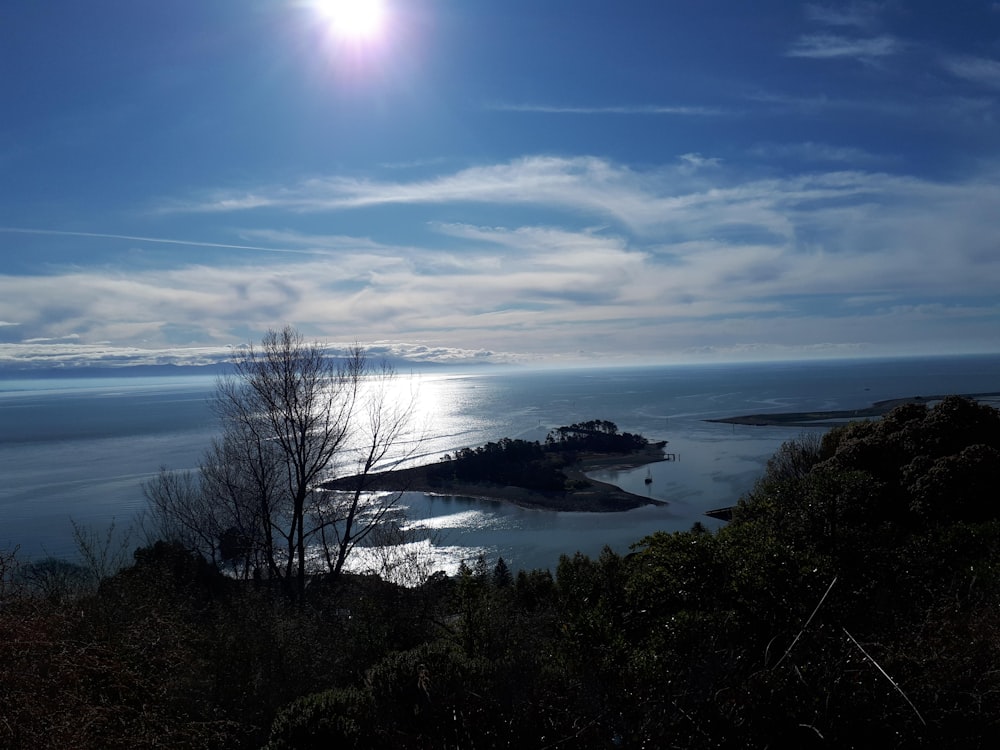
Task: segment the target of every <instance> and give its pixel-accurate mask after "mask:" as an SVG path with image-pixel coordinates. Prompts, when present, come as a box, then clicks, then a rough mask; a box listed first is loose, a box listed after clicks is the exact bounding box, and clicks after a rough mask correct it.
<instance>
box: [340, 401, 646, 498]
mask: <svg viewBox="0 0 1000 750" xmlns="http://www.w3.org/2000/svg"><path fill="white" fill-rule="evenodd" d="M664 445H666V441H659V442H652V441H650V440H648V439H647V438H645V437H643V436H642V435H635V434H632V433H630V432H619V430H618V426H617V425H616V424H615V423H614V422H609V421H607V420H599V419H595V420H590V421H587V422H581V423H577V424H571V425H568V426H564V427H558V428H556V429H554V430H552V431H551V432H549V434H548V435H547V436H546V438H545V441H544V443H540V442H538V441H528V440H519V439H512V438H503V439H502V440H499V441H497V442H489V443H486V444H485V445H482V446H479V447H478V448H461V449H460V450H458V451H455V453H454V454H445V455H444V456H443V457H442V458H441V460H440V461H438V462H437V463H434V464H429V465H425V466H416V467H411V468H406V469H398V470H394V471H384V472H376V473H372V474H370V475H368V476H367V477H365V489H367V490H372V491H375V490H385V491H393V492H399V491H414V492H427V493H430V494H437V495H461V496H468V497H486V498H490V499H497V500H505V501H508V502H512V503H514V504H516V505H519V506H521V507H525V508H539V509H546V510H571V511H594V512H609V511H622V510H630V509H632V508H638V507H640V506H642V505H650V504H652V505H663V504H664V503H663V501H661V500H654V499H652V498H649V497H643V496H642V495H635V494H633V493H631V492H626V491H625V490H622V489H620V488H618V487H615V486H614V485H611V484H607V483H606V482H599V481H597V480H595V479H591V478H589V477H588V476H587V475H586V472H588V471H593V470H595V469H598V468H610V467H618V468H634V467H636V466H643V465H645V464H648V463H655V462H657V461H662V460H663V459H664V452H663V447H664ZM357 484H358V477H344V478H342V479H337V480H334V481H331V482H329V483H327V484H326V485H325V487H326V488H327V489H333V490H353V489H354V488H355V487H356V486H357Z"/></svg>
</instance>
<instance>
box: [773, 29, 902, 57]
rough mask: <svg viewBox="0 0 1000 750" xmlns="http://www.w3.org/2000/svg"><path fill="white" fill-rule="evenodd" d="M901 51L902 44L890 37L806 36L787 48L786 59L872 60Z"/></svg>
mask: <svg viewBox="0 0 1000 750" xmlns="http://www.w3.org/2000/svg"><path fill="white" fill-rule="evenodd" d="M902 49H903V44H902V42H900V41H899V40H898V39H896V38H895V37H892V36H885V35H883V36H876V37H868V38H863V39H861V38H850V37H845V36H840V35H837V34H807V35H805V36H801V37H799V38H798V39H797V40H796V41H795V42H793V43H792V45H791V46H790V47H789V48H788V50H787V51H786V52H785V54H786V55H787V56H788V57H805V58H812V59H817V60H832V59H836V58H842V57H847V58H852V59H855V60H861V61H866V60H873V59H876V58H880V57H886V56H888V55H894V54H896V53H898V52H900V51H901V50H902Z"/></svg>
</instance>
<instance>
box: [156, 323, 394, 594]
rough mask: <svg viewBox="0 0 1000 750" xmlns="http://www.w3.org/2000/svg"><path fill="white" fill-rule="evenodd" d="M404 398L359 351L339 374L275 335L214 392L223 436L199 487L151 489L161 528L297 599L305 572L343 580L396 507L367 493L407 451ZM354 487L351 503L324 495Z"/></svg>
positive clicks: (385, 370) (314, 350) (312, 351)
mask: <svg viewBox="0 0 1000 750" xmlns="http://www.w3.org/2000/svg"><path fill="white" fill-rule="evenodd" d="M397 386H398V383H397V382H396V373H395V371H394V370H393V369H392V368H391V367H389V366H387V365H381V366H374V365H373V364H372V363H371V361H370V360H369V359H368V357H367V356H366V354H365V352H364V350H363V349H361V348H360V347H353V348H352V349H350V350H349V352H348V353H347V356H346V357H345V358H343V359H342V360H340V361H339V362H334V361H333V360H331V359H330V358H328V357H327V356H326V353H325V352H324V350H323V348H322V347H320V346H319V345H318V344H309V343H306V342H305V341H304V340H303V338H302V336H301V334H299V333H298V332H297V331H295V330H294V329H293V328H290V327H286V328H284V329H282V330H281V331H269V332H268V333H267V334H266V335H265V336H264V338H263V339H262V340H261V343H260V345H259V346H253V345H251V346H249V347H247V348H246V349H244V350H241V351H240V352H239V354H238V355H237V356H236V357H235V358H234V373H233V374H232V375H229V376H224V377H222V378H221V379H220V380H219V382H218V385H217V388H216V395H215V399H214V401H213V407H214V410H215V412H216V414H217V416H218V417H219V419H220V422H221V428H222V435H221V437H220V438H219V439H218V440H216V441H215V442H214V443H213V444H212V446H211V448H210V449H209V450H208V451H207V453H206V455H205V459H204V461H203V463H202V466H201V469H200V472H199V474H198V478H197V481H196V482H188V481H187V480H184V479H183V478H178V477H175V476H171V475H169V474H164V473H161V475H160V476H159V477H158V478H157V479H155V480H153V481H152V482H151V483H149V484H147V485H146V488H145V489H146V494H147V496H148V497H149V498H150V501H151V504H152V506H153V508H154V510H155V511H156V515H157V517H158V519H160V521H161V525H165V526H166V527H167V528H169V529H171V530H172V531H173V532H175V534H176V538H179V539H180V540H181V541H183V542H185V543H187V544H189V545H190V546H193V547H194V548H198V549H201V550H202V551H205V552H207V553H208V554H209V555H211V557H212V559H213V561H215V562H238V563H239V564H241V565H242V571H241V572H242V574H243V575H244V576H247V575H249V574H250V573H251V572H255V573H257V574H260V575H267V576H268V577H270V578H279V579H282V580H284V581H285V582H286V583H287V584H288V585H289V587H291V586H292V585H293V584H294V586H295V590H296V591H297V593H298V594H299V595H301V594H302V592H303V590H304V587H305V580H306V575H307V572H309V571H310V570H314V569H315V570H320V569H325V570H326V571H327V572H328V573H330V574H332V575H333V576H339V575H340V573H341V572H342V571H343V569H344V565H345V563H346V561H347V559H348V557H349V555H350V553H351V551H352V550H353V549H354V548H355V546H356V545H358V544H359V543H362V542H363V541H364V540H365V539H366V538H367V537H368V536H369V535H370V534H371V533H372V531H373V529H375V528H376V527H377V526H378V525H379V524H380V523H382V522H383V520H384V518H385V516H386V513H387V512H388V511H389V509H390V508H391V507H392V506H393V505H394V504H395V502H396V500H397V499H398V494H397V495H390V496H387V495H374V494H373V493H370V492H368V491H367V490H368V489H369V484H370V477H371V474H372V472H373V470H375V469H376V468H377V467H380V465H381V464H382V463H383V462H385V461H386V460H388V459H391V458H394V459H397V460H398V459H400V458H402V457H403V456H402V455H401V453H400V449H401V448H405V446H406V445H407V439H408V431H409V429H410V417H411V414H412V411H413V408H412V407H413V394H412V392H411V393H410V394H409V395H408V396H407V394H405V393H403V394H401V393H400V392H399V389H398V387H397ZM347 475H349V476H351V477H353V481H352V483H351V487H352V490H351V491H350V492H328V491H325V490H324V489H323V487H322V484H323V482H324V481H326V480H329V479H332V478H334V477H336V476H341V477H343V476H347ZM209 548H210V549H209Z"/></svg>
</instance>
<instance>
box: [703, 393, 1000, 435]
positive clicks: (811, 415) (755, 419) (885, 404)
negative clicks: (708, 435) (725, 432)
mask: <svg viewBox="0 0 1000 750" xmlns="http://www.w3.org/2000/svg"><path fill="white" fill-rule="evenodd" d="M958 395H960V396H961V397H962V398H968V399H972V400H973V401H994V400H997V399H1000V391H993V392H990V393H962V394H958ZM945 398H947V394H945V395H939V396H910V397H904V398H890V399H886V400H884V401H876V402H875V403H873V404H872V405H871V406H868V407H865V408H863V409H834V410H832V411H786V412H774V413H773V414H744V415H742V416H737V417H724V418H721V419H706V420H705V421H706V422H715V423H722V424H741V425H749V426H751V427H832V426H834V425H837V424H842V423H844V422H848V421H851V420H855V419H870V418H872V417H882V416H885V415H886V414H888V413H889V412H890V411H892V410H893V409H895V408H896V407H897V406H902V405H903V404H921V405H924V406H929V405H931V404H933V403H935V402H937V401H941V400H943V399H945Z"/></svg>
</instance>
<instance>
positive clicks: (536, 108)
mask: <svg viewBox="0 0 1000 750" xmlns="http://www.w3.org/2000/svg"><path fill="white" fill-rule="evenodd" d="M486 109H488V110H490V111H494V112H525V113H537V114H555V115H678V116H683V117H719V116H723V115H730V114H734V113H733V111H732V110H729V109H723V108H720V107H706V106H702V105H684V104H673V105H671V104H666V105H657V104H647V105H631V106H591V107H584V106H565V105H555V104H499V103H494V104H488V105H486Z"/></svg>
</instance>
